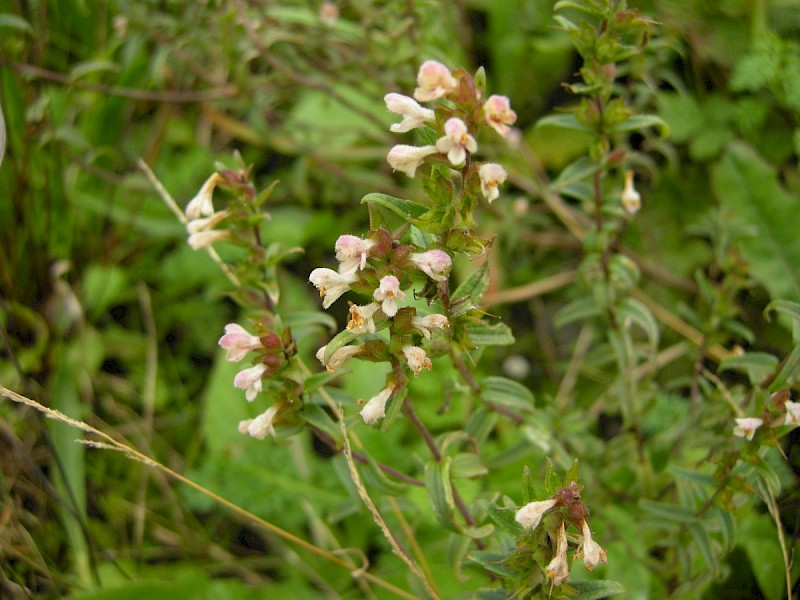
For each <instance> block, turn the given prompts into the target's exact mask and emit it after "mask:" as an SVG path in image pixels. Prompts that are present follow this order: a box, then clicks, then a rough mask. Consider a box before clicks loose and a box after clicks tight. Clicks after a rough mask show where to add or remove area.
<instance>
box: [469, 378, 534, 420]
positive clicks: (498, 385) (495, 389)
mask: <svg viewBox="0 0 800 600" xmlns="http://www.w3.org/2000/svg"><path fill="white" fill-rule="evenodd" d="M480 396H481V399H482V400H483V401H484V402H492V403H494V404H500V405H501V406H507V407H508V408H514V409H517V410H522V411H526V412H531V411H533V393H532V392H531V391H530V390H529V389H528V388H527V387H525V386H524V385H522V384H521V383H518V382H516V381H514V380H512V379H508V378H506V377H497V376H491V377H486V378H485V379H484V380H483V381H482V382H481V393H480Z"/></svg>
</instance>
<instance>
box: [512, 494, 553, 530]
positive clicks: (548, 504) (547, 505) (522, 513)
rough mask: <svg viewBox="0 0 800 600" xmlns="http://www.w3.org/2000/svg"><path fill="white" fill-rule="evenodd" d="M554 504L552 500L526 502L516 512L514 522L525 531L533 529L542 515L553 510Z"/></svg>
mask: <svg viewBox="0 0 800 600" xmlns="http://www.w3.org/2000/svg"><path fill="white" fill-rule="evenodd" d="M556 502H557V501H556V500H555V499H554V498H550V499H549V500H539V501H537V502H528V504H526V505H525V506H523V507H522V508H520V509H519V510H518V511H517V514H516V515H515V516H514V520H515V521H516V522H517V523H519V524H520V525H522V526H523V527H525V528H527V529H535V528H536V527H537V526H538V525H539V523H540V522H541V520H542V516H543V515H544V513H546V512H547V511H548V510H550V509H551V508H553V507H554V506H555V505H556Z"/></svg>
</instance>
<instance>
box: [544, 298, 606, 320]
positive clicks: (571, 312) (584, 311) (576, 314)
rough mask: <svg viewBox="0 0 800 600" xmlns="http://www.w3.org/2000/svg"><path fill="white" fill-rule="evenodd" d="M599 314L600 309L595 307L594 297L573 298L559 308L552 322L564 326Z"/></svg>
mask: <svg viewBox="0 0 800 600" xmlns="http://www.w3.org/2000/svg"><path fill="white" fill-rule="evenodd" d="M599 315H600V309H599V308H597V304H595V301H594V298H592V297H591V296H586V297H584V298H578V299H577V300H573V301H572V302H570V303H569V304H567V305H566V306H564V307H563V308H561V310H559V311H558V312H557V313H556V315H555V317H553V324H554V325H555V326H556V327H564V326H565V325H569V324H570V323H574V322H575V321H587V320H589V319H591V318H594V317H597V316H599Z"/></svg>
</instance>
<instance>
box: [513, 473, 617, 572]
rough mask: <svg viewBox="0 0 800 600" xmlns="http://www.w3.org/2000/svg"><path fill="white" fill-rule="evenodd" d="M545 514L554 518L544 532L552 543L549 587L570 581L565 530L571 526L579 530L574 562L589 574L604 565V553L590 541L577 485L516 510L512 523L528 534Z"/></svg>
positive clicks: (594, 542)
mask: <svg viewBox="0 0 800 600" xmlns="http://www.w3.org/2000/svg"><path fill="white" fill-rule="evenodd" d="M545 514H551V515H553V519H552V522H551V523H549V524H548V525H549V526H548V527H547V528H546V529H547V535H548V537H549V538H550V539H551V540H552V541H553V542H554V543H555V550H554V551H553V557H552V560H550V562H549V563H548V564H547V566H546V567H545V573H546V575H547V578H548V580H549V581H550V582H551V583H552V585H561V584H562V583H564V581H566V579H567V577H569V562H568V560H567V550H568V548H569V543H568V539H567V527H568V526H569V525H570V524H572V525H574V526H575V527H576V528H577V529H579V530H580V534H578V536H577V537H578V548H577V550H576V552H575V554H574V555H573V558H576V559H578V558H580V559H583V564H584V565H585V566H586V568H587V569H588V570H590V571H591V570H592V569H594V568H595V567H596V566H597V565H599V564H602V563H605V562H606V561H607V558H606V551H605V550H604V549H603V548H602V547H601V546H600V544H598V543H597V542H596V541H594V539H593V538H592V530H591V528H590V527H589V522H588V520H587V517H588V515H589V509H588V508H587V507H586V505H585V504H584V503H583V502H581V500H580V493H579V487H578V485H577V484H574V483H573V484H571V485H569V486H566V487H563V488H561V489H559V490H558V491H557V492H556V493H555V494H554V495H553V496H552V497H551V498H548V499H547V500H538V501H534V502H530V503H528V504H526V505H525V506H523V507H521V508H520V509H519V510H517V513H516V516H515V520H516V521H517V523H519V524H520V525H522V526H523V527H524V528H525V529H527V530H535V529H536V528H537V527H539V525H540V523H541V522H542V519H543V517H544V516H545Z"/></svg>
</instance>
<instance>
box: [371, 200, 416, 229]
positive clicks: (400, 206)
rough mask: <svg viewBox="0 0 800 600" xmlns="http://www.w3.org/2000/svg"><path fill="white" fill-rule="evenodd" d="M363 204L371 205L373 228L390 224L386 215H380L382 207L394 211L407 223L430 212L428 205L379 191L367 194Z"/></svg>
mask: <svg viewBox="0 0 800 600" xmlns="http://www.w3.org/2000/svg"><path fill="white" fill-rule="evenodd" d="M361 204H367V205H368V206H369V207H370V226H371V227H372V228H373V229H375V228H377V227H380V226H381V225H386V224H388V223H387V220H386V217H385V216H380V215H381V211H380V209H385V210H387V211H389V212H391V213H394V214H395V215H397V216H398V217H400V218H401V220H402V221H403V222H405V223H410V222H411V221H413V220H414V219H418V218H419V217H421V216H422V215H424V214H425V213H426V212H428V207H427V206H424V205H423V204H419V203H418V202H414V201H413V200H406V199H404V198H395V197H394V196H389V195H388V194H381V193H379V192H374V193H371V194H367V195H366V196H364V197H363V198H362V199H361ZM379 216H380V218H379Z"/></svg>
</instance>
